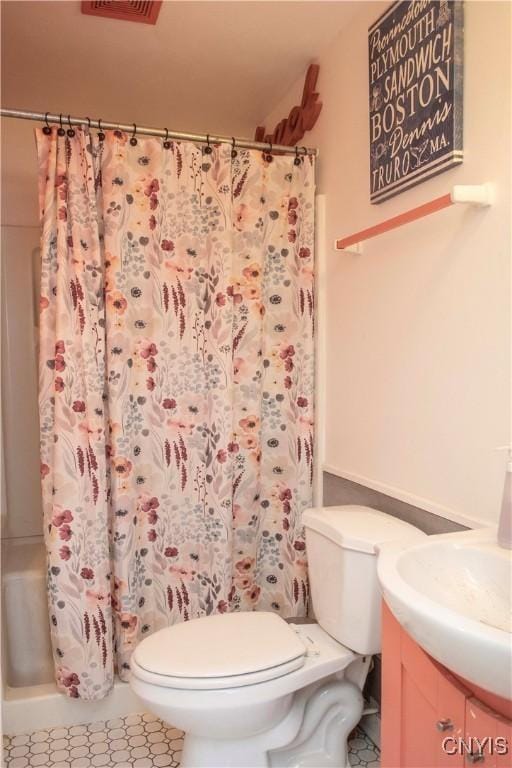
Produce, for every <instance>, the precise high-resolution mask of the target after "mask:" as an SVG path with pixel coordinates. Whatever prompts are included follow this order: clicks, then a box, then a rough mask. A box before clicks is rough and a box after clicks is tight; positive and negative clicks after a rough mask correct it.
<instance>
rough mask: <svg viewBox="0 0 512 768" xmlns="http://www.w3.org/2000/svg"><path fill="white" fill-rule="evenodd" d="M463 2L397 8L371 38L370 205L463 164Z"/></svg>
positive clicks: (416, 2)
mask: <svg viewBox="0 0 512 768" xmlns="http://www.w3.org/2000/svg"><path fill="white" fill-rule="evenodd" d="M463 42H464V41H463V5H462V0H440V1H438V0H406V1H405V2H401V1H400V0H399V2H395V3H393V5H391V6H390V8H389V9H388V10H387V11H385V13H384V14H383V15H382V16H381V17H380V18H379V19H377V21H376V22H375V24H373V26H371V27H370V29H369V30H368V47H369V70H370V71H369V83H370V200H371V202H372V203H381V202H382V201H383V200H387V199H388V198H390V197H393V196H394V195H397V194H399V193H400V192H403V191H404V190H406V189H410V188H411V187H413V186H414V185H416V184H420V183H421V182H422V181H425V179H428V178H430V177H432V176H435V175H436V174H438V173H442V172H443V171H447V170H448V169H449V168H452V167H453V166H454V165H457V164H459V163H461V162H462V159H463V152H462V83H463V78H462V67H463Z"/></svg>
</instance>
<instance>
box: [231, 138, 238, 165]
mask: <svg viewBox="0 0 512 768" xmlns="http://www.w3.org/2000/svg"><path fill="white" fill-rule="evenodd" d="M235 146H236V144H235V137H234V136H233V137H232V138H231V157H232V158H233V160H234V159H235V157H236V156H237V155H238V152H237V151H236V149H235Z"/></svg>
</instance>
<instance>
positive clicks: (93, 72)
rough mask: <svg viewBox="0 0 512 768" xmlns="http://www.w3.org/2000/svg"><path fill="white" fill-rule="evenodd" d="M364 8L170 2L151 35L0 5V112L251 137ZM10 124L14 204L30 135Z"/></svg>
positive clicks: (73, 4)
mask: <svg viewBox="0 0 512 768" xmlns="http://www.w3.org/2000/svg"><path fill="white" fill-rule="evenodd" d="M357 6H358V2H356V1H350V0H345V1H342V2H323V1H322V0H312V1H311V2H307V1H306V2H294V1H293V0H291V1H290V2H276V1H272V0H269V1H266V2H265V1H263V2H252V1H251V0H247V1H244V0H239V1H238V2H190V1H188V2H178V1H175V0H167V1H166V2H164V3H163V6H162V9H161V12H160V16H159V18H158V21H157V24H156V26H149V25H146V24H135V23H133V22H130V21H117V20H113V19H107V18H99V17H93V16H85V15H83V14H82V13H81V10H80V2H78V0H76V1H74V0H73V1H72V0H66V1H65V2H46V0H37V1H36V2H25V1H23V2H18V1H17V0H9V1H8V2H2V3H1V17H2V105H3V106H5V107H10V108H15V109H28V110H32V111H41V112H45V111H50V112H56V113H57V114H59V113H60V112H63V113H66V114H68V113H71V114H75V115H89V116H90V117H92V118H93V117H95V118H98V117H99V118H103V119H104V120H112V121H115V122H117V121H119V122H130V123H131V122H135V123H139V124H145V125H156V126H167V127H169V128H173V129H176V130H184V131H195V132H199V133H206V132H210V133H221V134H228V135H238V136H252V135H253V134H254V129H255V127H256V126H257V125H258V124H259V123H260V122H261V121H262V120H264V118H265V116H266V115H268V114H269V113H270V112H271V110H272V108H273V107H274V106H275V105H276V104H277V103H278V102H279V101H280V99H281V98H282V97H283V96H285V94H286V92H287V90H288V89H289V88H290V86H291V85H292V84H293V83H294V82H295V81H296V80H297V79H298V78H299V77H301V75H302V74H303V73H305V70H306V68H307V65H308V64H309V63H310V62H311V61H312V60H314V59H315V57H316V56H318V54H319V53H320V51H321V50H322V49H323V48H324V47H325V46H327V45H328V44H329V43H330V42H331V41H332V40H333V39H334V38H335V36H336V35H337V34H338V32H339V31H340V29H341V28H342V27H343V26H344V25H345V24H347V23H348V21H349V20H350V19H351V18H352V16H353V15H354V14H355V12H356V11H357ZM2 123H3V129H4V130H3V133H4V136H3V145H4V173H5V179H6V184H10V185H11V186H12V191H13V194H14V195H15V202H16V205H18V203H19V196H20V195H22V193H23V189H24V188H25V189H26V180H25V177H26V175H27V174H29V175H30V174H31V173H32V172H33V168H32V166H33V155H32V148H33V144H32V138H30V139H29V138H28V137H29V136H30V137H31V136H32V130H33V127H34V126H33V124H30V123H26V122H25V123H23V124H22V123H21V121H20V122H18V121H16V122H14V121H10V120H3V121H2ZM8 123H9V125H8ZM27 140H28V141H30V144H29V146H28V147H26V149H25V152H24V153H23V151H22V148H21V145H20V143H21V142H23V144H25V143H26V142H27ZM27 150H28V151H27ZM31 164H32V165H31ZM31 183H32V182H31ZM27 191H28V190H27ZM4 197H6V196H5V195H4ZM34 200H35V197H34V193H32V197H31V206H32V208H31V210H34ZM4 212H5V211H4ZM11 213H12V211H11V212H9V215H8V216H7V221H8V223H10V221H11V219H12V216H11Z"/></svg>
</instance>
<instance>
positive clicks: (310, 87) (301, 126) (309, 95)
mask: <svg viewBox="0 0 512 768" xmlns="http://www.w3.org/2000/svg"><path fill="white" fill-rule="evenodd" d="M319 72H320V67H319V66H318V64H310V66H309V68H308V71H307V73H306V80H305V82H304V91H303V93H302V101H301V104H300V107H294V108H293V109H292V110H291V112H290V114H289V115H288V117H287V118H284V119H283V120H281V122H280V123H279V124H278V125H276V127H275V128H274V132H273V133H272V134H270V133H267V134H265V127H264V126H262V125H260V126H259V127H258V128H256V133H255V134H254V138H255V140H256V141H268V142H269V143H270V142H271V143H272V144H282V145H283V146H285V147H293V146H295V144H297V142H299V141H300V140H301V139H302V138H303V136H304V134H305V133H306V131H310V130H311V129H312V128H313V126H314V124H315V123H316V121H317V120H318V116H319V114H320V112H321V111H322V102H321V101H318V96H319V94H318V93H316V92H315V87H316V81H317V80H318V73H319Z"/></svg>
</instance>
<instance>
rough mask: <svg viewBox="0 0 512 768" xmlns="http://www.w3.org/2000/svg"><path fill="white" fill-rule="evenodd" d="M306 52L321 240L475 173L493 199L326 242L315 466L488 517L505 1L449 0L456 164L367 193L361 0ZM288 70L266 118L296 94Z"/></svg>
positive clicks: (418, 501)
mask: <svg viewBox="0 0 512 768" xmlns="http://www.w3.org/2000/svg"><path fill="white" fill-rule="evenodd" d="M360 5H361V8H360V10H359V12H358V14H357V16H356V17H355V18H354V19H353V21H352V23H351V24H350V26H349V27H347V28H345V29H344V30H343V31H342V32H341V33H340V35H339V37H338V39H337V40H336V42H335V43H334V45H332V46H331V47H329V48H328V49H327V50H325V51H324V52H323V53H322V54H321V55H320V56H319V58H318V63H319V64H320V78H319V83H318V89H319V91H320V94H321V99H322V101H323V103H324V107H323V112H322V114H321V116H320V119H319V121H318V123H317V126H316V127H315V128H314V130H313V131H312V132H311V133H309V134H308V135H307V136H306V138H305V141H306V142H307V144H308V145H311V146H317V147H319V149H320V159H319V163H318V191H319V192H320V193H323V194H325V195H326V201H327V212H326V240H327V242H328V243H329V244H330V243H332V242H333V241H334V240H335V238H337V237H342V236H344V235H349V234H351V233H352V232H355V231H358V230H360V229H363V228H365V227H368V226H371V225H372V224H374V223H376V222H378V221H381V220H383V219H386V218H388V217H390V216H394V215H396V214H398V213H400V212H402V211H405V210H408V209H409V208H413V207H414V206H416V205H419V204H421V203H422V202H426V201H427V200H430V199H433V198H435V197H437V196H439V195H442V194H445V193H446V192H448V191H449V189H450V187H451V186H452V185H453V184H464V183H466V184H472V183H480V182H485V181H491V182H493V184H494V185H495V186H496V194H497V200H496V204H495V205H494V206H493V207H492V208H489V209H485V210H475V209H469V208H467V207H464V206H460V207H453V208H450V209H447V210H445V211H442V212H439V213H437V214H434V215H433V216H432V217H429V218H426V219H423V220H422V221H418V222H415V223H413V224H409V225H407V226H405V227H403V228H402V229H399V230H395V231H394V232H391V233H387V234H385V235H382V236H380V237H378V238H376V239H374V240H371V241H368V242H366V243H365V246H364V255H362V256H350V255H346V254H343V253H337V252H335V251H334V250H332V251H328V252H327V254H326V262H327V266H326V270H327V273H326V281H325V282H326V290H325V298H324V300H325V302H326V303H327V311H326V314H327V319H326V329H325V333H326V339H325V343H326V349H327V353H326V356H327V359H326V369H325V377H326V381H325V389H326V413H327V418H326V424H325V430H326V433H325V468H326V469H328V470H329V471H330V472H333V473H335V474H339V475H341V476H344V477H348V478H350V479H352V480H355V481H356V482H360V483H362V484H363V485H367V486H369V487H372V488H375V489H377V490H381V491H383V492H385V493H388V494H390V495H391V496H395V497H396V498H400V499H402V500H405V501H407V502H409V503H412V504H415V505H417V506H420V507H422V508H424V509H427V510H430V511H432V512H435V513H437V514H440V515H443V516H445V517H448V518H450V519H452V520H456V521H458V522H462V523H466V524H473V525H477V524H488V523H492V522H495V521H496V519H497V516H498V513H499V504H500V497H501V488H502V484H503V473H504V469H505V456H504V455H503V454H502V453H498V452H496V451H495V450H494V449H495V447H496V446H499V445H503V444H505V443H510V442H511V433H510V422H511V371H510V365H511V295H510V294H511V266H510V163H511V152H510V95H511V82H510V15H511V14H510V10H511V8H510V4H509V3H502V2H493V1H492V0H490V1H489V2H466V3H465V65H464V66H465V72H464V92H465V93H464V148H465V159H464V163H463V164H462V166H460V167H458V168H457V169H453V170H451V171H448V172H446V173H444V174H441V175H440V176H438V177H436V178H434V179H431V180H429V181H427V182H425V183H423V184H421V185H419V186H418V187H416V188H415V189H413V190H410V191H408V192H405V193H403V194H401V195H398V196H397V197H395V198H394V199H392V200H390V201H387V202H385V203H382V204H381V205H374V206H372V205H370V203H369V179H368V176H369V131H368V96H367V93H368V74H367V72H368V54H367V28H368V26H369V25H370V24H371V23H372V22H373V21H374V20H375V19H376V18H377V17H378V16H379V15H380V14H381V13H382V11H383V10H384V9H385V8H386V7H388V5H389V4H388V3H380V2H371V3H361V4H360ZM301 89H302V82H300V83H297V84H296V87H295V88H294V89H293V90H292V91H291V92H290V93H289V94H288V96H287V98H286V99H285V101H283V102H282V103H281V104H280V105H278V106H277V107H276V109H275V110H274V111H273V112H272V114H271V115H270V116H269V117H268V118H267V120H266V125H267V127H268V128H273V126H274V124H275V123H277V122H278V121H279V119H281V118H282V117H284V116H286V115H287V113H288V111H289V109H290V107H291V106H293V104H294V103H297V102H298V101H299V102H300V93H301Z"/></svg>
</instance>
